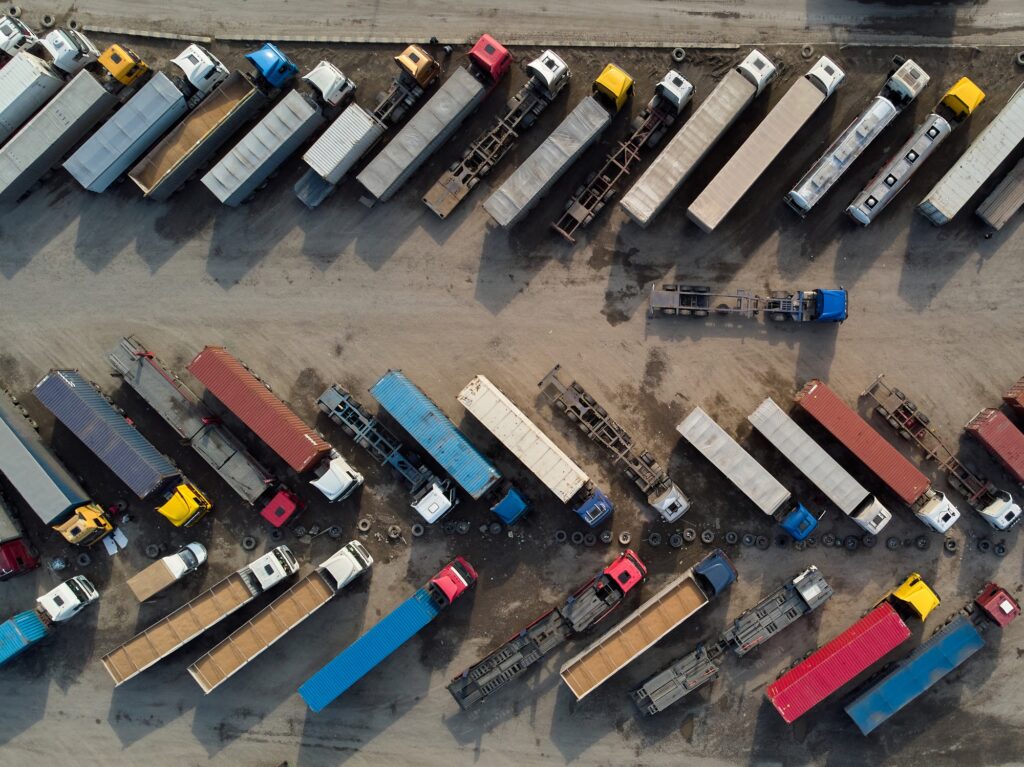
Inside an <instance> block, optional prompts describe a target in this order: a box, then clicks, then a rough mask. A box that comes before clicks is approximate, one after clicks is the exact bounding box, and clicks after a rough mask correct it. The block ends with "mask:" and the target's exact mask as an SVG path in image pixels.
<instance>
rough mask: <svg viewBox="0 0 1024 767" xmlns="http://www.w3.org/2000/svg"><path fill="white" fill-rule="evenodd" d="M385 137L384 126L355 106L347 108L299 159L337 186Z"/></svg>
mask: <svg viewBox="0 0 1024 767" xmlns="http://www.w3.org/2000/svg"><path fill="white" fill-rule="evenodd" d="M383 134H384V126H383V125H382V124H381V122H380V121H379V120H378V119H377V118H375V117H374V116H373V115H372V114H370V112H369V111H367V110H366V109H364V108H363V107H361V106H359V105H358V104H355V103H353V104H349V105H348V106H347V107H345V111H343V112H342V113H341V114H340V115H339V116H338V118H337V119H336V120H335V121H334V122H332V123H331V124H330V125H329V126H328V127H327V130H325V131H324V132H323V135H321V136H320V138H318V139H317V140H316V141H315V142H313V145H312V146H311V147H310V148H309V149H308V150H306V153H305V154H304V155H303V156H302V159H303V160H304V161H305V163H306V164H307V165H308V166H309V167H310V168H312V169H313V170H315V171H316V172H317V175H319V176H320V177H321V178H322V179H324V180H325V181H327V182H328V183H331V184H337V183H338V182H339V181H341V179H342V178H343V177H344V176H345V174H346V173H348V172H349V170H351V169H352V166H353V165H355V164H356V162H357V161H358V160H359V158H360V157H362V156H363V154H365V153H366V151H367V150H369V148H370V147H371V146H373V144H374V143H375V142H376V141H377V139H379V138H380V137H381V136H382V135H383Z"/></svg>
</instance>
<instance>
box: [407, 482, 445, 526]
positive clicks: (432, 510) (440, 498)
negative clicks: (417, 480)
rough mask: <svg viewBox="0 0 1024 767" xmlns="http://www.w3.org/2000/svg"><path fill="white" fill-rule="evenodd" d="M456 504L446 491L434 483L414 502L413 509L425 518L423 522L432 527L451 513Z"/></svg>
mask: <svg viewBox="0 0 1024 767" xmlns="http://www.w3.org/2000/svg"><path fill="white" fill-rule="evenodd" d="M454 506H455V504H454V503H453V502H452V499H451V498H450V497H449V494H448V493H447V492H445V489H444V488H443V487H441V486H440V485H438V484H437V483H436V482H434V483H432V484H431V485H430V487H429V488H427V489H426V490H425V491H424V492H423V493H422V494H420V495H418V496H417V497H416V499H415V500H414V501H413V502H412V508H413V509H415V510H416V512H417V513H418V514H419V515H420V516H421V517H423V521H424V522H426V523H427V524H428V525H432V524H434V523H435V522H437V520H439V519H440V518H441V517H443V516H444V515H445V514H447V513H448V512H449V511H451V510H452V508H453V507H454Z"/></svg>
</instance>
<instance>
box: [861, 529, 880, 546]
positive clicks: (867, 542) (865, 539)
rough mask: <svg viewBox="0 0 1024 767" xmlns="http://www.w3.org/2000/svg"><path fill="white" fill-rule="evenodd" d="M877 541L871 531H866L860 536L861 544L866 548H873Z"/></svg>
mask: <svg viewBox="0 0 1024 767" xmlns="http://www.w3.org/2000/svg"><path fill="white" fill-rule="evenodd" d="M877 542H878V541H877V540H876V539H875V536H873V535H871V533H864V535H862V536H861V537H860V545H861V546H863V547H864V548H865V549H873V548H874V547H875V544H876V543H877Z"/></svg>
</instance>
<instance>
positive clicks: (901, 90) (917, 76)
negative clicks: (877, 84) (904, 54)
mask: <svg viewBox="0 0 1024 767" xmlns="http://www.w3.org/2000/svg"><path fill="white" fill-rule="evenodd" d="M930 80H931V77H929V76H928V73H927V72H925V71H924V70H923V69H921V67H920V66H919V65H918V64H916V63H915V62H914V60H913V59H907V60H906V61H904V62H903V63H902V64H901V65H900V68H899V69H897V70H896V71H895V72H893V73H892V77H890V78H889V80H888V81H887V82H886V83H885V90H886V91H887V92H889V93H890V94H891V96H890V98H892V100H893V101H895V102H897V103H898V104H899V105H900V106H904V105H906V104H909V103H910V102H911V101H913V100H914V99H916V98H917V96H918V94H920V93H921V91H923V90H924V89H925V86H926V85H928V82H929V81H930Z"/></svg>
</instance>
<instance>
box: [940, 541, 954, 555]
mask: <svg viewBox="0 0 1024 767" xmlns="http://www.w3.org/2000/svg"><path fill="white" fill-rule="evenodd" d="M942 548H944V549H945V550H946V551H948V552H949V553H950V554H956V549H957V544H956V538H946V540H944V541H943V542H942Z"/></svg>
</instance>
